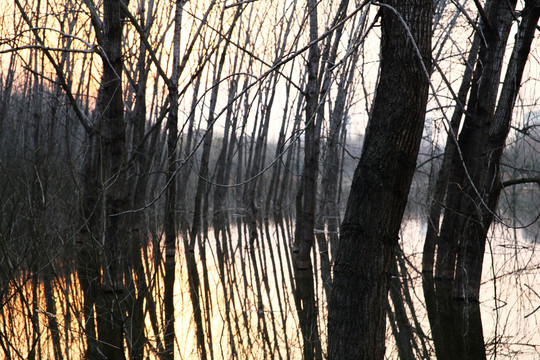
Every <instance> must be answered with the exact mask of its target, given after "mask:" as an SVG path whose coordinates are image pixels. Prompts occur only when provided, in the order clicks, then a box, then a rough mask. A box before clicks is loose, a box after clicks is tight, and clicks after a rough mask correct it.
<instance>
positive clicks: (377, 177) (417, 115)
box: [328, 0, 433, 359]
mask: <svg viewBox="0 0 540 360" xmlns="http://www.w3.org/2000/svg"><path fill="white" fill-rule="evenodd" d="M382 5H383V6H382V9H381V17H382V37H381V70H380V80H379V84H378V86H377V93H376V95H375V99H374V104H373V111H372V114H371V117H370V119H369V123H368V126H367V130H366V137H365V142H364V146H363V149H362V155H361V158H360V162H359V164H358V167H357V168H356V171H355V174H354V177H353V183H352V186H351V192H350V195H349V200H348V203H347V209H346V213H345V217H344V220H343V223H342V226H341V237H340V240H339V242H338V246H337V250H336V256H335V265H334V280H333V285H332V292H331V296H330V300H329V318H328V336H329V339H328V341H329V343H328V357H329V359H383V358H384V353H385V329H386V326H385V323H386V322H385V304H386V301H387V296H388V277H389V275H390V267H391V261H392V260H393V256H394V253H395V249H396V248H397V246H398V242H397V240H398V232H399V228H400V225H401V219H402V216H403V212H404V209H405V204H406V202H407V196H408V192H409V188H410V185H411V181H412V176H413V173H414V170H415V164H416V157H417V154H418V149H419V145H420V140H421V136H422V130H423V125H424V118H425V109H426V103H427V94H428V85H429V82H428V77H427V76H428V75H427V73H426V69H429V66H430V59H431V55H430V53H431V33H432V29H431V20H432V12H433V2H432V1H429V0H408V1H397V0H390V1H385V2H384V3H383V4H382ZM402 21H405V23H406V24H407V27H408V29H409V30H410V33H411V34H412V37H413V39H414V42H413V39H411V38H409V36H408V33H407V31H405V29H404V25H403V23H402ZM413 43H414V44H416V45H417V46H418V50H419V51H420V54H421V57H422V58H421V59H420V58H419V56H418V53H417V51H416V49H415V47H414V46H413Z"/></svg>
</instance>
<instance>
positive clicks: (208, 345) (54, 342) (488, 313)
mask: <svg viewBox="0 0 540 360" xmlns="http://www.w3.org/2000/svg"><path fill="white" fill-rule="evenodd" d="M293 227H294V223H293V222H292V221H290V222H281V223H263V224H261V226H260V228H259V230H258V238H257V240H256V241H255V242H254V243H253V246H250V242H249V241H248V239H247V238H246V234H248V231H247V228H246V226H245V225H244V224H243V223H239V225H236V226H231V227H229V228H228V229H227V230H226V231H225V232H222V233H220V234H218V235H217V236H218V238H217V239H218V240H219V246H218V245H217V244H218V242H216V237H215V233H214V232H213V230H210V231H209V232H208V234H206V236H205V237H204V238H205V241H204V242H200V243H199V244H198V246H196V249H195V252H194V254H193V256H194V259H195V262H196V269H197V271H196V273H197V276H198V283H199V284H200V285H199V286H198V287H197V289H196V294H195V295H196V296H195V297H194V293H190V281H191V282H192V284H193V281H194V279H193V272H191V273H190V272H189V271H188V264H187V261H186V259H187V257H186V256H185V253H184V248H183V241H182V240H181V239H179V244H178V247H177V248H178V251H177V254H176V279H175V287H174V308H175V320H174V321H175V335H176V337H175V358H176V359H198V358H201V356H206V358H210V359H231V358H238V359H299V358H302V354H303V348H304V345H305V343H304V339H305V338H309V339H313V341H320V347H321V348H322V351H323V356H324V354H325V350H324V349H325V348H326V304H327V301H326V294H325V290H324V286H323V283H322V277H321V271H320V269H321V265H320V264H321V261H320V256H319V252H318V250H319V249H318V248H317V246H315V249H314V252H313V254H315V256H314V260H313V268H314V269H315V281H314V294H313V295H314V300H315V303H316V305H317V311H316V312H315V314H316V322H315V323H316V326H317V328H318V336H310V335H309V334H302V331H301V326H300V323H299V320H298V319H299V314H300V313H301V311H302V310H305V308H306V306H307V304H306V303H304V302H303V300H302V299H299V298H298V297H295V286H296V285H295V281H294V277H295V273H294V269H293V267H292V260H291V254H290V251H289V248H290V241H291V239H292V234H293V232H294V229H293ZM424 232H425V226H423V225H422V224H421V223H420V222H419V221H416V220H410V221H408V222H407V223H406V225H405V226H404V228H403V229H402V234H401V236H400V238H401V241H402V248H403V252H404V254H405V255H406V257H407V259H408V262H407V264H408V265H407V267H408V274H407V275H406V276H403V281H405V282H406V283H407V284H409V285H410V288H409V290H410V292H411V294H412V295H413V296H412V302H413V305H414V313H415V316H416V317H417V319H418V320H419V325H420V326H421V328H422V332H423V333H424V334H426V335H427V337H428V339H425V340H426V344H427V346H428V351H430V352H431V353H432V354H434V352H433V349H432V346H433V345H432V344H431V343H430V342H429V335H430V329H429V322H428V320H427V315H426V311H425V306H424V300H423V295H422V288H421V286H422V285H421V283H422V281H421V273H420V263H421V250H422V246H423V235H424ZM142 256H143V257H145V260H147V261H145V268H146V282H147V284H148V286H149V289H150V292H151V294H152V299H148V298H146V299H143V300H142V301H143V302H144V309H145V310H144V311H145V322H146V325H145V337H146V345H145V350H144V354H145V358H148V359H158V358H160V349H161V347H160V346H161V345H160V343H161V342H162V341H163V340H162V339H163V331H164V328H165V321H166V319H165V317H164V307H163V301H164V299H163V296H164V292H163V288H164V268H163V266H162V265H158V266H154V262H153V259H154V256H153V255H152V246H149V247H148V249H146V251H144V252H142ZM72 268H74V266H72V265H70V263H69V262H65V261H62V262H60V261H55V262H53V265H52V266H50V267H48V268H42V269H37V273H38V274H40V276H34V274H36V272H35V271H34V272H31V271H20V272H18V273H17V274H16V275H14V276H13V277H12V278H11V279H10V280H9V284H8V286H5V287H4V289H2V293H1V295H2V296H1V305H2V308H1V312H0V358H5V359H27V358H35V359H55V358H63V359H80V358H82V357H83V356H84V353H85V349H86V347H87V333H86V332H85V329H86V328H87V325H88V324H87V323H86V321H87V320H86V319H85V316H84V314H83V299H84V297H83V294H82V290H81V288H80V285H79V282H78V278H77V275H76V273H75V271H73V269H72ZM43 274H46V275H43ZM539 277H540V255H539V254H538V249H537V243H536V242H535V234H531V233H525V232H524V231H522V230H513V229H508V228H503V226H493V229H492V230H491V233H490V237H489V244H488V246H487V248H486V256H485V262H484V276H483V285H482V294H481V299H480V301H481V309H482V320H483V328H484V339H485V342H486V344H487V348H488V353H489V356H488V357H491V358H500V359H507V358H519V359H538V358H540V278H539ZM194 298H197V299H198V300H197V303H196V304H195V305H194V300H193V299H194ZM119 302H122V299H121V298H119ZM196 312H199V314H200V316H201V323H200V324H199V326H197V324H196V322H195V320H194V319H195V313H196ZM125 316H126V318H125V327H124V332H125V339H126V340H125V348H126V356H127V357H128V356H129V354H130V350H129V349H130V346H131V342H132V340H133V338H132V337H133V331H132V328H131V325H130V318H129V311H128V310H126V311H125ZM409 316H410V317H411V318H412V313H409ZM417 330H418V329H417ZM387 333H388V341H387V344H388V345H387V353H388V358H396V357H397V352H396V349H395V344H394V341H393V339H392V332H391V330H390V327H389V329H388V332H387ZM415 333H419V332H418V331H416V332H415ZM198 337H199V339H202V340H203V343H204V351H202V350H201V348H200V347H198V346H197V338H198ZM203 354H204V355H203Z"/></svg>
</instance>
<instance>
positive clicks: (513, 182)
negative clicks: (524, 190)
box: [501, 177, 540, 188]
mask: <svg viewBox="0 0 540 360" xmlns="http://www.w3.org/2000/svg"><path fill="white" fill-rule="evenodd" d="M529 183H536V184H538V186H540V177H525V178H519V179H511V180H506V181H503V182H502V183H501V185H502V187H503V188H504V187H507V186H513V185H520V184H529Z"/></svg>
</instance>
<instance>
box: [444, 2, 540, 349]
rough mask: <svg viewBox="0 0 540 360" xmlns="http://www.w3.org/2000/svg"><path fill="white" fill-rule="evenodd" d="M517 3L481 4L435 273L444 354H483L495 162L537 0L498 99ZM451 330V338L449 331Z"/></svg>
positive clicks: (525, 18)
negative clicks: (480, 39)
mask: <svg viewBox="0 0 540 360" xmlns="http://www.w3.org/2000/svg"><path fill="white" fill-rule="evenodd" d="M515 5H516V2H515V1H512V2H505V3H500V2H496V1H492V2H489V3H488V4H486V14H488V18H487V21H486V20H484V23H483V24H482V34H483V35H484V37H485V39H486V42H487V43H483V44H482V48H481V51H480V55H479V61H478V64H477V67H476V71H475V77H474V79H473V84H475V85H474V87H473V89H472V91H471V98H470V99H469V106H468V116H467V117H466V119H465V123H464V126H463V129H462V131H461V133H460V137H459V146H460V149H461V152H462V156H463V158H462V159H458V158H457V157H458V156H457V155H455V156H454V164H453V165H454V167H453V170H452V178H451V180H450V181H451V182H453V183H455V185H451V186H450V187H449V189H448V191H449V193H448V206H449V207H450V208H452V209H453V210H454V211H447V212H446V213H445V216H444V220H443V225H442V228H441V237H440V241H439V246H438V249H437V264H436V266H437V268H436V276H437V277H436V278H435V283H436V292H437V296H436V299H437V301H438V303H437V304H436V305H437V311H438V315H439V317H440V318H441V320H440V321H439V324H440V325H442V324H444V322H446V321H445V319H446V320H448V319H453V320H454V321H453V329H452V328H451V327H450V328H448V327H447V326H443V329H442V330H441V334H442V336H441V337H440V340H437V339H436V338H434V339H435V340H436V342H435V345H436V348H437V354H438V356H439V355H440V357H441V358H448V359H451V358H456V357H459V358H463V359H482V358H485V357H486V354H485V344H484V340H483V334H482V322H481V318H480V307H479V296H480V284H481V276H482V263H483V260H484V252H485V244H486V237H487V233H488V230H489V227H490V225H491V222H492V220H493V218H494V216H495V215H494V214H495V210H496V206H497V202H498V198H499V194H500V191H501V183H500V174H499V166H500V159H501V155H502V151H503V148H504V144H505V141H506V137H507V135H508V131H509V128H510V122H511V118H512V116H511V114H512V109H513V107H514V103H515V99H516V97H517V94H518V91H519V86H520V83H521V77H522V74H523V69H524V67H525V63H526V61H527V57H528V54H529V51H530V46H531V42H532V39H533V37H534V32H535V29H536V24H537V22H538V18H539V16H540V4H538V1H526V2H525V8H524V9H523V11H522V12H521V23H520V26H519V29H518V32H517V34H516V42H515V44H514V49H513V53H512V55H511V57H510V61H509V63H508V70H507V73H506V77H505V80H504V84H503V88H502V90H501V92H500V94H501V95H500V97H499V101H498V104H497V105H496V99H497V95H498V90H499V82H500V81H499V79H500V74H501V71H502V66H503V61H502V60H503V56H504V52H505V49H506V43H507V39H508V36H509V33H510V28H511V25H512V22H513V20H514V16H513V14H514V9H513V7H514V6H515ZM495 108H496V110H495ZM461 160H463V162H461ZM464 215H466V216H464ZM456 224H458V226H457V227H456V226H455V225H456ZM451 323H452V322H448V324H451ZM450 333H453V334H454V338H453V339H452V338H451V337H450V336H446V335H449V334H450Z"/></svg>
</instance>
